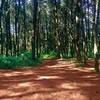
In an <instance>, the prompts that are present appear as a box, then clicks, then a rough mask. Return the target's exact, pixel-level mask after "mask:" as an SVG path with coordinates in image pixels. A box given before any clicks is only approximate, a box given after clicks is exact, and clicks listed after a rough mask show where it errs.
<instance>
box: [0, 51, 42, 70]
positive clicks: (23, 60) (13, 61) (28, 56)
mask: <svg viewBox="0 0 100 100" xmlns="http://www.w3.org/2000/svg"><path fill="white" fill-rule="evenodd" d="M40 62H41V60H40V59H36V60H35V61H33V59H32V53H31V52H25V53H23V54H20V55H19V56H8V57H6V56H5V55H1V56H0V68H1V69H16V68H22V67H27V66H33V65H37V64H39V63H40Z"/></svg>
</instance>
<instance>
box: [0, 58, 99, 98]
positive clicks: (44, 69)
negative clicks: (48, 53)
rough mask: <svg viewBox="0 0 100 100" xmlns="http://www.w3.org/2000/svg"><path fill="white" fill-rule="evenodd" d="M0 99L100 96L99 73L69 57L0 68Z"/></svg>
mask: <svg viewBox="0 0 100 100" xmlns="http://www.w3.org/2000/svg"><path fill="white" fill-rule="evenodd" d="M0 100H100V74H96V73H95V72H92V71H90V70H89V68H88V69H87V68H75V66H74V64H73V63H70V62H68V61H66V60H51V61H50V60H48V61H45V62H44V63H43V64H42V65H41V66H40V67H38V68H33V69H32V68H31V69H20V70H15V71H10V70H9V71H4V70H0Z"/></svg>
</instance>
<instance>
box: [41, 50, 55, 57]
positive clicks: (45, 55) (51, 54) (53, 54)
mask: <svg viewBox="0 0 100 100" xmlns="http://www.w3.org/2000/svg"><path fill="white" fill-rule="evenodd" d="M41 57H42V58H43V59H56V58H57V53H56V52H55V51H49V52H48V53H42V55H41Z"/></svg>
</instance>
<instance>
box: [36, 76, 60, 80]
mask: <svg viewBox="0 0 100 100" xmlns="http://www.w3.org/2000/svg"><path fill="white" fill-rule="evenodd" d="M59 78H60V77H59V76H39V77H38V78H37V80H42V79H59Z"/></svg>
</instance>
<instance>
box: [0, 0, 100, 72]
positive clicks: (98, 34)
mask: <svg viewBox="0 0 100 100" xmlns="http://www.w3.org/2000/svg"><path fill="white" fill-rule="evenodd" d="M41 55H42V56H43V55H51V56H52V55H53V56H56V58H66V59H69V58H75V59H77V61H79V62H81V63H83V64H86V63H87V61H88V59H90V58H92V59H93V60H94V61H95V66H94V67H95V70H96V71H99V55H100V0H0V67H1V68H2V66H3V67H4V66H11V65H12V66H14V65H16V64H17V66H18V65H20V63H22V62H24V64H22V65H25V64H26V65H32V64H33V62H34V61H37V59H39V58H41ZM19 59H20V60H19ZM26 62H28V64H27V63H26ZM12 63H13V64H12Z"/></svg>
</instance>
